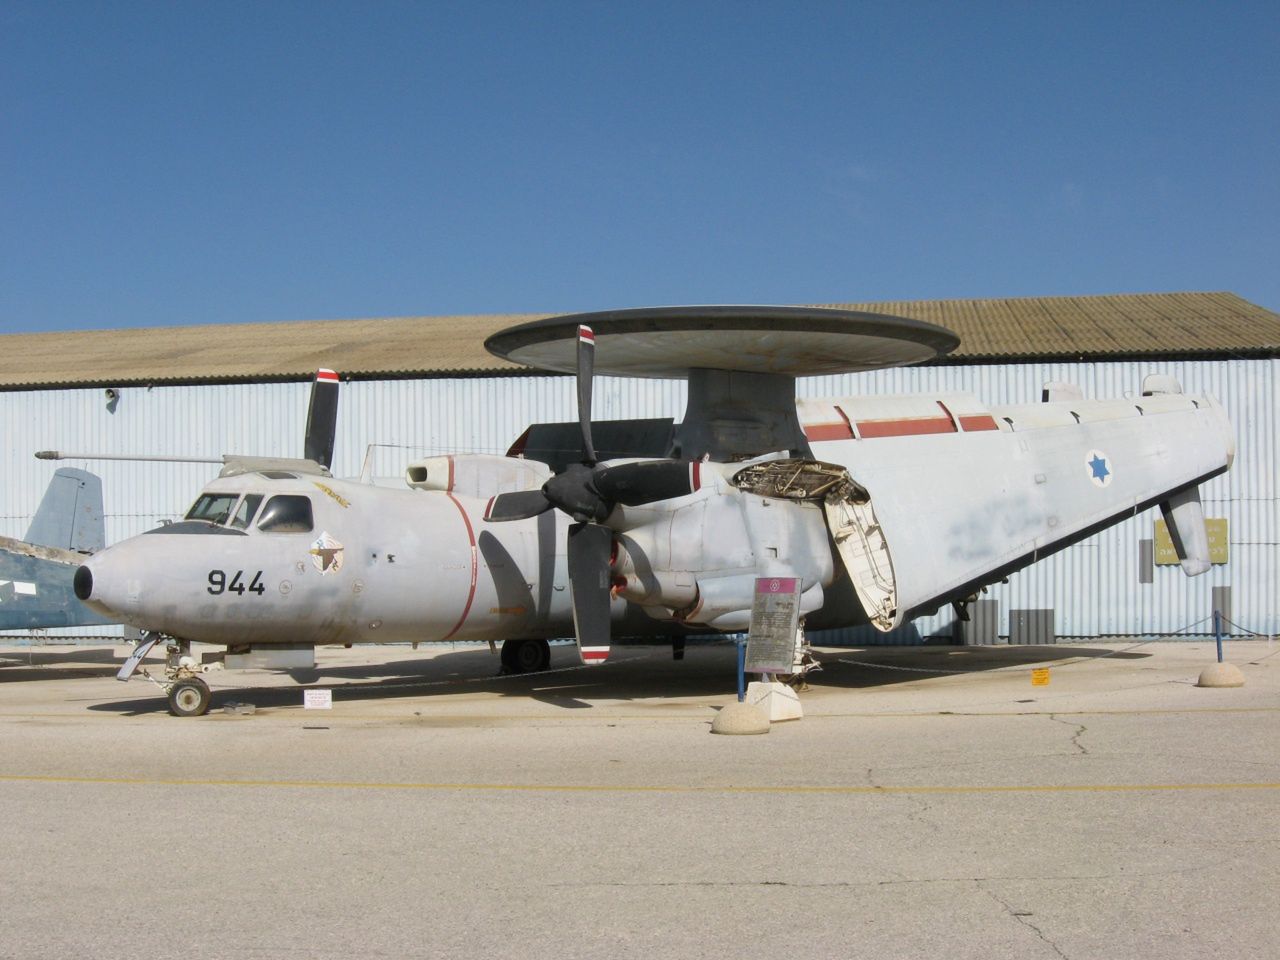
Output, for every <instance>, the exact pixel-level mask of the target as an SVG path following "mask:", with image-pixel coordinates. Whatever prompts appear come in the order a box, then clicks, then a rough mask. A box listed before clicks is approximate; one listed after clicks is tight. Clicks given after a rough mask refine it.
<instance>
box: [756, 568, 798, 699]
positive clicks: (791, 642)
mask: <svg viewBox="0 0 1280 960" xmlns="http://www.w3.org/2000/svg"><path fill="white" fill-rule="evenodd" d="M801 586H802V584H801V582H800V580H799V578H797V577H759V578H758V579H757V580H756V585H755V594H754V596H753V597H752V602H751V630H750V632H749V633H748V634H747V644H746V663H745V667H744V671H745V672H746V673H759V674H762V677H761V679H760V680H759V681H755V682H753V683H752V684H751V685H750V686H748V687H747V692H746V699H747V702H748V703H751V704H753V705H754V706H758V707H761V708H762V709H763V710H764V711H765V713H766V714H767V715H768V717H769V720H770V721H774V720H798V719H799V718H800V717H802V716H804V711H802V710H801V709H800V698H799V697H798V696H797V695H796V692H795V691H794V690H792V689H791V688H790V687H788V686H787V685H786V684H785V683H778V682H777V681H775V680H774V679H773V675H774V674H777V673H792V672H793V671H794V670H795V662H796V639H797V637H798V635H799V627H800V588H801Z"/></svg>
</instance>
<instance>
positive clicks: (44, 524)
mask: <svg viewBox="0 0 1280 960" xmlns="http://www.w3.org/2000/svg"><path fill="white" fill-rule="evenodd" d="M105 543H106V536H105V531H104V526H103V519H102V481H101V480H100V479H99V478H98V477H97V476H95V475H94V474H92V473H88V472H86V471H84V470H73V469H71V468H70V467H63V468H61V469H60V470H58V471H57V473H55V474H54V475H53V479H52V480H51V481H50V482H49V488H48V489H47V490H46V491H45V494H44V499H43V500H41V501H40V507H39V509H38V510H37V511H36V515H35V517H34V518H33V519H32V521H31V526H30V528H29V529H28V530H27V539H26V540H13V539H11V538H9V537H0V630H35V629H44V628H47V627H81V626H94V625H98V624H105V623H110V622H111V621H109V620H104V619H103V618H102V617H100V616H98V615H97V614H95V613H94V612H93V611H92V610H90V609H89V608H88V607H86V606H85V605H84V604H82V603H81V602H80V601H79V600H77V599H76V596H75V593H74V591H73V590H72V579H73V578H74V577H75V573H76V570H77V568H78V567H79V566H80V564H81V563H82V562H83V561H84V558H85V555H86V554H89V553H92V552H93V551H95V550H101V549H102V548H103V546H104V545H105Z"/></svg>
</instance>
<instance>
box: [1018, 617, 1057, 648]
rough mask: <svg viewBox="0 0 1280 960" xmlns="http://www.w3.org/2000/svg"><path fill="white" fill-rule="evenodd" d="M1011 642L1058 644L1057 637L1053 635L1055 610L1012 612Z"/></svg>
mask: <svg viewBox="0 0 1280 960" xmlns="http://www.w3.org/2000/svg"><path fill="white" fill-rule="evenodd" d="M1009 642H1010V643H1014V644H1039V643H1057V642H1058V641H1057V637H1055V636H1054V633H1053V610H1052V609H1049V610H1010V611H1009Z"/></svg>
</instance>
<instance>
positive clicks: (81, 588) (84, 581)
mask: <svg viewBox="0 0 1280 960" xmlns="http://www.w3.org/2000/svg"><path fill="white" fill-rule="evenodd" d="M64 582H65V581H64ZM71 589H73V590H74V591H75V592H76V597H78V598H79V599H81V600H88V599H89V598H90V597H91V596H93V571H92V570H90V569H89V568H88V567H86V566H81V567H80V568H79V569H78V570H76V575H75V578H74V579H73V580H72V581H71Z"/></svg>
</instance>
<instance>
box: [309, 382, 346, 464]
mask: <svg viewBox="0 0 1280 960" xmlns="http://www.w3.org/2000/svg"><path fill="white" fill-rule="evenodd" d="M337 425H338V375H337V374H336V373H334V372H333V371H332V370H324V369H321V370H317V371H316V380H315V383H314V384H312V386H311V403H310V404H308V406H307V436H306V440H305V442H304V443H303V448H302V456H303V458H304V459H306V460H314V461H315V462H316V463H318V464H320V466H322V467H324V468H325V469H326V470H327V469H329V467H331V466H332V465H333V437H334V433H335V431H336V429H337Z"/></svg>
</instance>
